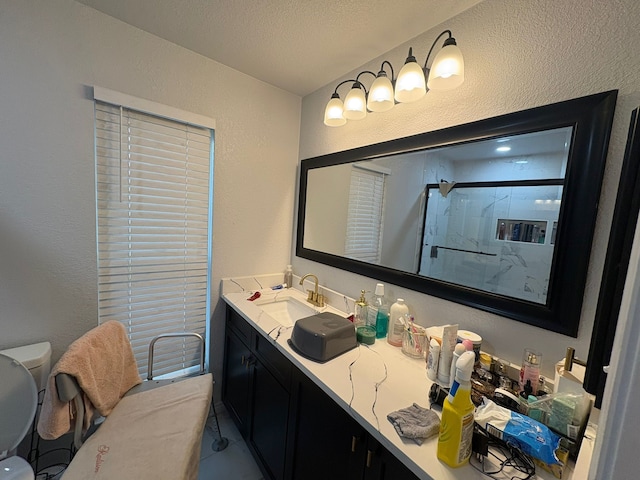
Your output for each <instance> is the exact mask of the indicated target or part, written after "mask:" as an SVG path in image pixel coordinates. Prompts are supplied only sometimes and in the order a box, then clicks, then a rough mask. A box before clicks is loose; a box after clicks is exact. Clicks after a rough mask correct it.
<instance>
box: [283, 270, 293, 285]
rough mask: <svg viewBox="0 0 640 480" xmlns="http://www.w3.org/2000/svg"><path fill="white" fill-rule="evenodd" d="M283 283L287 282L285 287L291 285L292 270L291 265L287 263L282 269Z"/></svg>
mask: <svg viewBox="0 0 640 480" xmlns="http://www.w3.org/2000/svg"><path fill="white" fill-rule="evenodd" d="M284 283H286V284H287V288H291V287H292V286H293V270H292V269H291V265H287V268H286V270H285V271H284Z"/></svg>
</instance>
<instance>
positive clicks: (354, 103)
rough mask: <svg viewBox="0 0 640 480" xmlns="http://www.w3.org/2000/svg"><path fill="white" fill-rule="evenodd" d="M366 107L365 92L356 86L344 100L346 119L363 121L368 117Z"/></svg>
mask: <svg viewBox="0 0 640 480" xmlns="http://www.w3.org/2000/svg"><path fill="white" fill-rule="evenodd" d="M366 105H367V101H366V99H365V96H364V91H363V90H362V89H361V88H359V87H358V86H355V85H354V87H353V88H352V89H351V90H349V93H347V96H346V97H345V99H344V113H343V115H344V118H346V119H347V120H362V119H363V118H364V117H366V116H367V107H366Z"/></svg>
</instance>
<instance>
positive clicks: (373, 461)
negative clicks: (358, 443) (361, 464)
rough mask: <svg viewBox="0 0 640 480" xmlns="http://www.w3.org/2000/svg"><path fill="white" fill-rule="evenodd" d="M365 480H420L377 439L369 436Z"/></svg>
mask: <svg viewBox="0 0 640 480" xmlns="http://www.w3.org/2000/svg"><path fill="white" fill-rule="evenodd" d="M364 480H418V477H416V476H415V474H414V473H413V472H412V471H411V470H409V469H408V468H407V467H406V466H405V465H404V464H403V463H402V462H401V461H400V460H398V459H397V458H396V457H395V456H393V455H392V454H391V453H390V452H389V450H387V449H386V448H384V447H383V446H382V445H380V443H379V442H378V441H377V440H376V439H375V438H373V437H371V436H369V437H368V438H367V453H366V461H365V469H364Z"/></svg>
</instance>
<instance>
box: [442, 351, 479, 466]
mask: <svg viewBox="0 0 640 480" xmlns="http://www.w3.org/2000/svg"><path fill="white" fill-rule="evenodd" d="M475 360H476V356H475V353H474V352H470V351H467V352H464V353H463V354H461V355H460V358H459V359H458V361H457V362H456V374H455V380H454V382H453V384H452V386H451V389H450V390H449V395H448V396H447V399H446V400H445V401H444V404H443V405H442V420H441V422H440V433H439V435H438V459H439V460H440V461H442V462H444V463H445V464H447V465H449V466H450V467H460V466H462V465H464V464H466V463H467V462H468V461H469V457H471V442H472V437H473V419H474V416H473V413H474V409H475V407H474V405H473V403H472V402H471V372H472V370H473V364H474V362H475Z"/></svg>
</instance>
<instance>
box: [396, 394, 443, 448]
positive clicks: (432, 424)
mask: <svg viewBox="0 0 640 480" xmlns="http://www.w3.org/2000/svg"><path fill="white" fill-rule="evenodd" d="M387 419H388V420H389V421H390V422H391V424H392V425H393V426H394V428H395V429H396V432H398V435H400V436H401V437H404V438H408V439H411V440H413V441H414V442H416V443H417V444H418V445H422V442H423V441H424V440H425V439H427V438H429V437H432V436H433V435H436V434H437V433H438V430H439V429H440V417H438V414H437V413H436V412H434V411H433V410H429V409H428V408H423V407H421V406H420V405H418V404H417V403H414V404H413V405H412V406H410V407H407V408H403V409H402V410H397V411H395V412H391V413H390V414H389V415H387Z"/></svg>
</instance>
